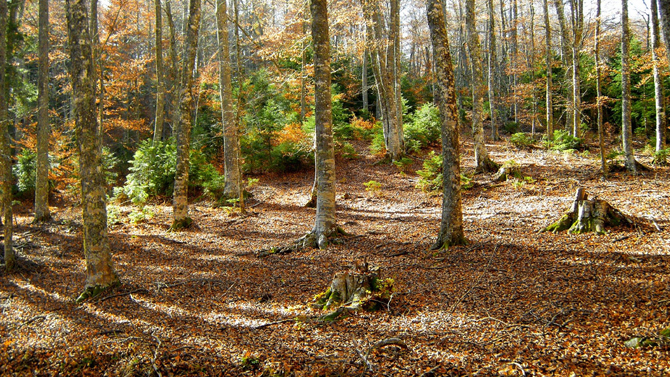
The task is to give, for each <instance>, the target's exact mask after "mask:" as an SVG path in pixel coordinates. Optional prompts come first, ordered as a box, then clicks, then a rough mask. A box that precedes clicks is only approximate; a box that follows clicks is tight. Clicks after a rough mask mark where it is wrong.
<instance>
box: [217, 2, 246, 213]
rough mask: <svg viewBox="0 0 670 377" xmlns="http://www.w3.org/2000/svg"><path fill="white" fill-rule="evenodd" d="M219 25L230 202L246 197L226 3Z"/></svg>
mask: <svg viewBox="0 0 670 377" xmlns="http://www.w3.org/2000/svg"><path fill="white" fill-rule="evenodd" d="M216 22H217V26H218V28H217V31H218V45H219V51H218V53H219V90H220V95H221V115H222V116H221V122H222V124H223V162H224V169H225V177H226V185H225V187H224V190H223V195H224V196H225V197H226V198H228V199H236V198H239V200H240V201H242V200H243V197H242V174H241V171H240V140H239V136H238V133H239V130H238V126H237V121H236V119H235V109H233V89H232V84H231V78H230V77H231V62H230V51H229V48H228V15H227V14H226V0H217V2H216Z"/></svg>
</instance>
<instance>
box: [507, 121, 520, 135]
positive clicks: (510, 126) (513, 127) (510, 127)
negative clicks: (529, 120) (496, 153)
mask: <svg viewBox="0 0 670 377" xmlns="http://www.w3.org/2000/svg"><path fill="white" fill-rule="evenodd" d="M503 129H504V130H505V131H506V132H507V133H509V134H514V133H517V132H519V124H518V123H517V122H507V123H505V125H504V126H503Z"/></svg>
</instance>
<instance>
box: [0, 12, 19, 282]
mask: <svg viewBox="0 0 670 377" xmlns="http://www.w3.org/2000/svg"><path fill="white" fill-rule="evenodd" d="M7 16H8V6H7V0H0V67H5V66H6V65H7V43H6V40H7ZM7 87H8V82H7V75H6V74H5V69H0V153H1V159H0V179H1V180H2V183H1V184H0V193H1V195H2V198H1V201H2V207H3V209H4V210H3V222H4V248H5V255H4V257H5V269H6V270H7V271H11V270H13V269H14V268H15V267H16V254H15V253H14V247H13V242H12V241H13V240H12V236H13V225H14V222H13V221H12V154H11V145H10V138H9V127H10V124H9V120H8V119H7V118H8V115H9V114H8V106H7V100H8V98H7V90H5V88H7Z"/></svg>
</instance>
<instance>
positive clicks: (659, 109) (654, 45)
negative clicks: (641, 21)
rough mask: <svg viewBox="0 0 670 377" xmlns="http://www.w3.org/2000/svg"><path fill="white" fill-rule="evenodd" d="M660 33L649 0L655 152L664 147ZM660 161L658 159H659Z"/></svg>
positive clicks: (653, 0) (664, 123)
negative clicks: (659, 53)
mask: <svg viewBox="0 0 670 377" xmlns="http://www.w3.org/2000/svg"><path fill="white" fill-rule="evenodd" d="M660 38H661V35H660V30H659V27H658V7H657V4H656V0H651V58H652V60H653V63H654V97H655V103H656V152H659V151H661V150H662V149H665V145H666V143H665V128H666V119H665V96H664V94H663V79H662V77H661V72H660V69H659V63H658V54H657V52H658V49H659V48H660V46H661V43H660V42H661V41H660ZM659 162H660V161H659Z"/></svg>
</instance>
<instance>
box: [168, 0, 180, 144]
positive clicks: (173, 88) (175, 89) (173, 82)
mask: <svg viewBox="0 0 670 377" xmlns="http://www.w3.org/2000/svg"><path fill="white" fill-rule="evenodd" d="M165 15H166V16H167V23H168V30H169V33H170V38H169V43H170V44H169V49H170V51H169V54H170V69H169V75H170V91H169V92H170V100H171V103H170V108H171V109H170V110H171V113H170V123H171V126H172V134H173V135H175V136H176V129H177V125H178V124H179V95H180V93H181V86H180V80H179V60H178V59H177V37H176V35H175V33H176V28H175V25H174V19H173V17H172V8H171V6H170V0H167V1H166V2H165Z"/></svg>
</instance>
